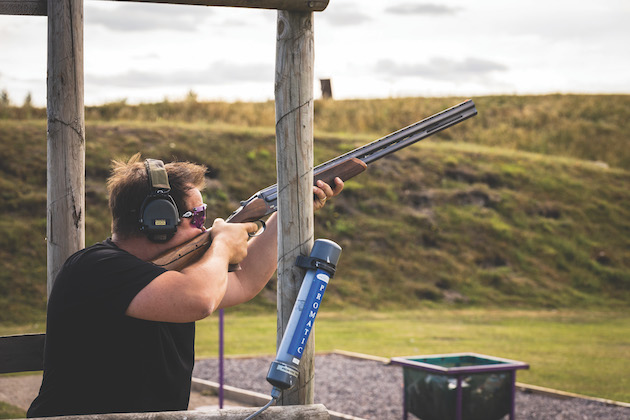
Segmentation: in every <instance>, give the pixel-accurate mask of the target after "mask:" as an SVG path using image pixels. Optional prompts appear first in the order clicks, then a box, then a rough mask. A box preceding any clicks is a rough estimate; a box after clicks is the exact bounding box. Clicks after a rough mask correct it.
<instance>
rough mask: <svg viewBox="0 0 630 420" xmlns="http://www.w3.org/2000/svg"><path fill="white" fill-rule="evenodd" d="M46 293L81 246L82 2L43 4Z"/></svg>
mask: <svg viewBox="0 0 630 420" xmlns="http://www.w3.org/2000/svg"><path fill="white" fill-rule="evenodd" d="M47 84H48V109H47V112H48V169H47V188H48V204H47V209H46V210H47V217H48V220H47V228H46V237H47V241H48V263H47V264H48V267H47V268H48V294H49V295H50V290H51V289H52V285H53V282H54V281H55V277H56V276H57V273H58V272H59V270H60V269H61V267H62V265H63V263H64V262H65V260H66V259H67V258H68V257H69V256H70V255H72V254H73V253H74V252H76V251H78V250H79V249H82V248H84V247H85V186H84V177H85V116H84V109H83V0H48V79H47Z"/></svg>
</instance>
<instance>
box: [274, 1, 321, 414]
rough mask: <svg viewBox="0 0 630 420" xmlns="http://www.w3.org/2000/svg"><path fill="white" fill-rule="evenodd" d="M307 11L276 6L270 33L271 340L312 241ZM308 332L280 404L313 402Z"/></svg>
mask: <svg viewBox="0 0 630 420" xmlns="http://www.w3.org/2000/svg"><path fill="white" fill-rule="evenodd" d="M313 44H314V38H313V13H312V12H287V11H278V33H277V38H276V82H275V97H276V154H277V170H278V204H279V205H278V216H279V226H280V228H279V230H278V236H279V237H278V259H279V261H278V335H277V346H279V345H280V341H281V339H282V334H283V333H284V331H285V329H286V326H287V324H288V321H289V317H290V315H291V310H292V309H293V304H294V302H295V300H296V298H297V295H298V292H299V289H300V285H301V283H302V279H303V277H304V270H303V269H301V268H298V267H296V266H295V265H294V264H295V259H296V257H297V256H298V255H300V254H303V255H308V254H309V253H310V250H311V248H312V246H313V117H314V112H313V80H314V78H313V74H314V73H313V61H314V52H313ZM314 339H315V337H314V334H312V333H311V335H310V339H309V342H308V345H307V347H306V349H305V351H304V355H303V356H302V359H301V362H300V377H299V382H298V383H297V384H296V385H295V386H294V387H293V388H292V389H291V390H289V391H285V392H283V394H282V397H281V399H280V401H279V404H281V405H295V404H312V403H313V376H314V369H313V362H314V360H313V349H314Z"/></svg>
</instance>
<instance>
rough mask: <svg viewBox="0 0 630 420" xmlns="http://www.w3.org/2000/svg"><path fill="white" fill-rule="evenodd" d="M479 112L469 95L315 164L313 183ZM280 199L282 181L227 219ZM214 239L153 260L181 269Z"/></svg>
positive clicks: (246, 218)
mask: <svg viewBox="0 0 630 420" xmlns="http://www.w3.org/2000/svg"><path fill="white" fill-rule="evenodd" d="M475 115H477V109H476V108H475V104H474V102H473V101H472V100H470V99H469V100H467V101H465V102H462V103H461V104H459V105H455V106H454V107H451V108H448V109H446V110H444V111H442V112H439V113H437V114H435V115H433V116H431V117H428V118H425V119H424V120H422V121H418V122H417V123H415V124H411V125H410V126H407V127H405V128H402V129H400V130H398V131H395V132H393V133H391V134H389V135H387V136H385V137H382V138H380V139H378V140H375V141H373V142H371V143H368V144H366V145H364V146H361V147H358V148H356V149H354V150H352V151H350V152H347V153H345V154H343V155H341V156H337V157H336V158H334V159H331V160H329V161H328V162H324V163H322V164H321V165H318V166H316V167H315V168H313V178H314V182H313V184H315V182H316V181H317V180H320V179H321V180H322V181H324V182H326V183H327V184H328V185H334V179H335V177H339V178H341V179H342V180H343V181H346V180H348V179H350V178H352V177H354V176H356V175H358V174H360V173H361V172H363V171H365V170H366V169H367V165H369V164H370V163H372V162H374V161H376V160H378V159H381V158H383V157H385V156H387V155H389V154H391V153H394V152H396V151H398V150H400V149H402V148H405V147H407V146H410V145H412V144H414V143H416V142H418V141H420V140H422V139H424V138H426V137H429V136H430V135H432V134H435V133H437V132H439V131H442V130H444V129H446V128H449V127H451V126H453V125H455V124H458V123H460V122H462V121H464V120H466V119H468V118H471V117H474V116H475ZM277 202H278V185H277V184H274V185H271V186H269V187H267V188H265V189H262V190H260V191H258V192H257V193H255V194H254V195H252V196H251V197H250V198H248V199H247V200H245V201H241V203H240V207H239V208H238V209H236V210H235V211H234V212H233V213H232V214H231V215H230V216H229V217H228V218H227V219H226V222H229V223H243V222H255V221H260V220H261V219H262V218H263V217H265V216H267V215H269V214H271V213H273V212H275V211H277V210H278V206H277ZM210 242H211V239H210V231H209V230H208V231H206V232H204V233H202V234H200V235H198V236H196V237H195V238H193V239H191V240H190V241H188V242H185V243H183V244H181V245H179V246H177V247H174V248H171V249H169V250H167V251H165V252H164V253H163V254H161V255H159V256H158V257H157V258H156V259H154V260H153V261H152V263H154V264H156V265H158V266H160V267H164V268H166V269H168V270H181V269H183V268H184V267H186V266H187V265H189V264H191V263H193V262H194V261H196V260H197V259H198V258H199V257H201V255H203V253H204V252H205V250H206V249H207V248H208V247H209V246H210Z"/></svg>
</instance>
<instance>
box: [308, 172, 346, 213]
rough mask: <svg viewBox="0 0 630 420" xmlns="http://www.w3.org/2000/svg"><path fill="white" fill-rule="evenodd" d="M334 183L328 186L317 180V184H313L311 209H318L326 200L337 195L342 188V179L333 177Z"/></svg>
mask: <svg viewBox="0 0 630 420" xmlns="http://www.w3.org/2000/svg"><path fill="white" fill-rule="evenodd" d="M334 182H335V185H334V186H330V185H328V184H326V183H325V182H324V181H322V180H318V181H317V186H313V209H314V210H319V209H321V208H322V207H324V205H325V204H326V200H328V199H329V198H332V197H334V196H336V195H339V193H340V192H341V190H343V181H342V180H341V178H339V177H337V178H335V181H334Z"/></svg>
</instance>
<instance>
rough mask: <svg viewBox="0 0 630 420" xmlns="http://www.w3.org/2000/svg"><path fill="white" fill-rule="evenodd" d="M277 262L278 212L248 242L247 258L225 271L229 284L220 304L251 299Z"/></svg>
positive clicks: (236, 302) (232, 303)
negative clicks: (231, 270) (230, 269)
mask: <svg viewBox="0 0 630 420" xmlns="http://www.w3.org/2000/svg"><path fill="white" fill-rule="evenodd" d="M277 261H278V224H277V215H276V214H272V215H271V217H269V219H268V220H267V222H266V228H265V231H264V232H263V233H262V234H261V235H260V236H257V237H255V238H252V239H251V240H250V241H249V246H248V247H247V257H246V258H245V259H244V260H243V261H241V263H240V267H241V269H240V270H238V271H234V272H230V273H229V274H228V287H227V291H226V293H225V296H224V298H223V301H222V302H221V304H220V305H219V308H227V307H230V306H234V305H238V304H240V303H243V302H247V301H249V300H251V299H253V298H254V297H255V296H256V295H257V294H258V293H259V292H260V291H261V290H262V289H263V288H264V287H265V285H266V284H267V282H268V281H269V279H270V278H271V276H272V275H273V273H274V272H275V271H276V266H277Z"/></svg>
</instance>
